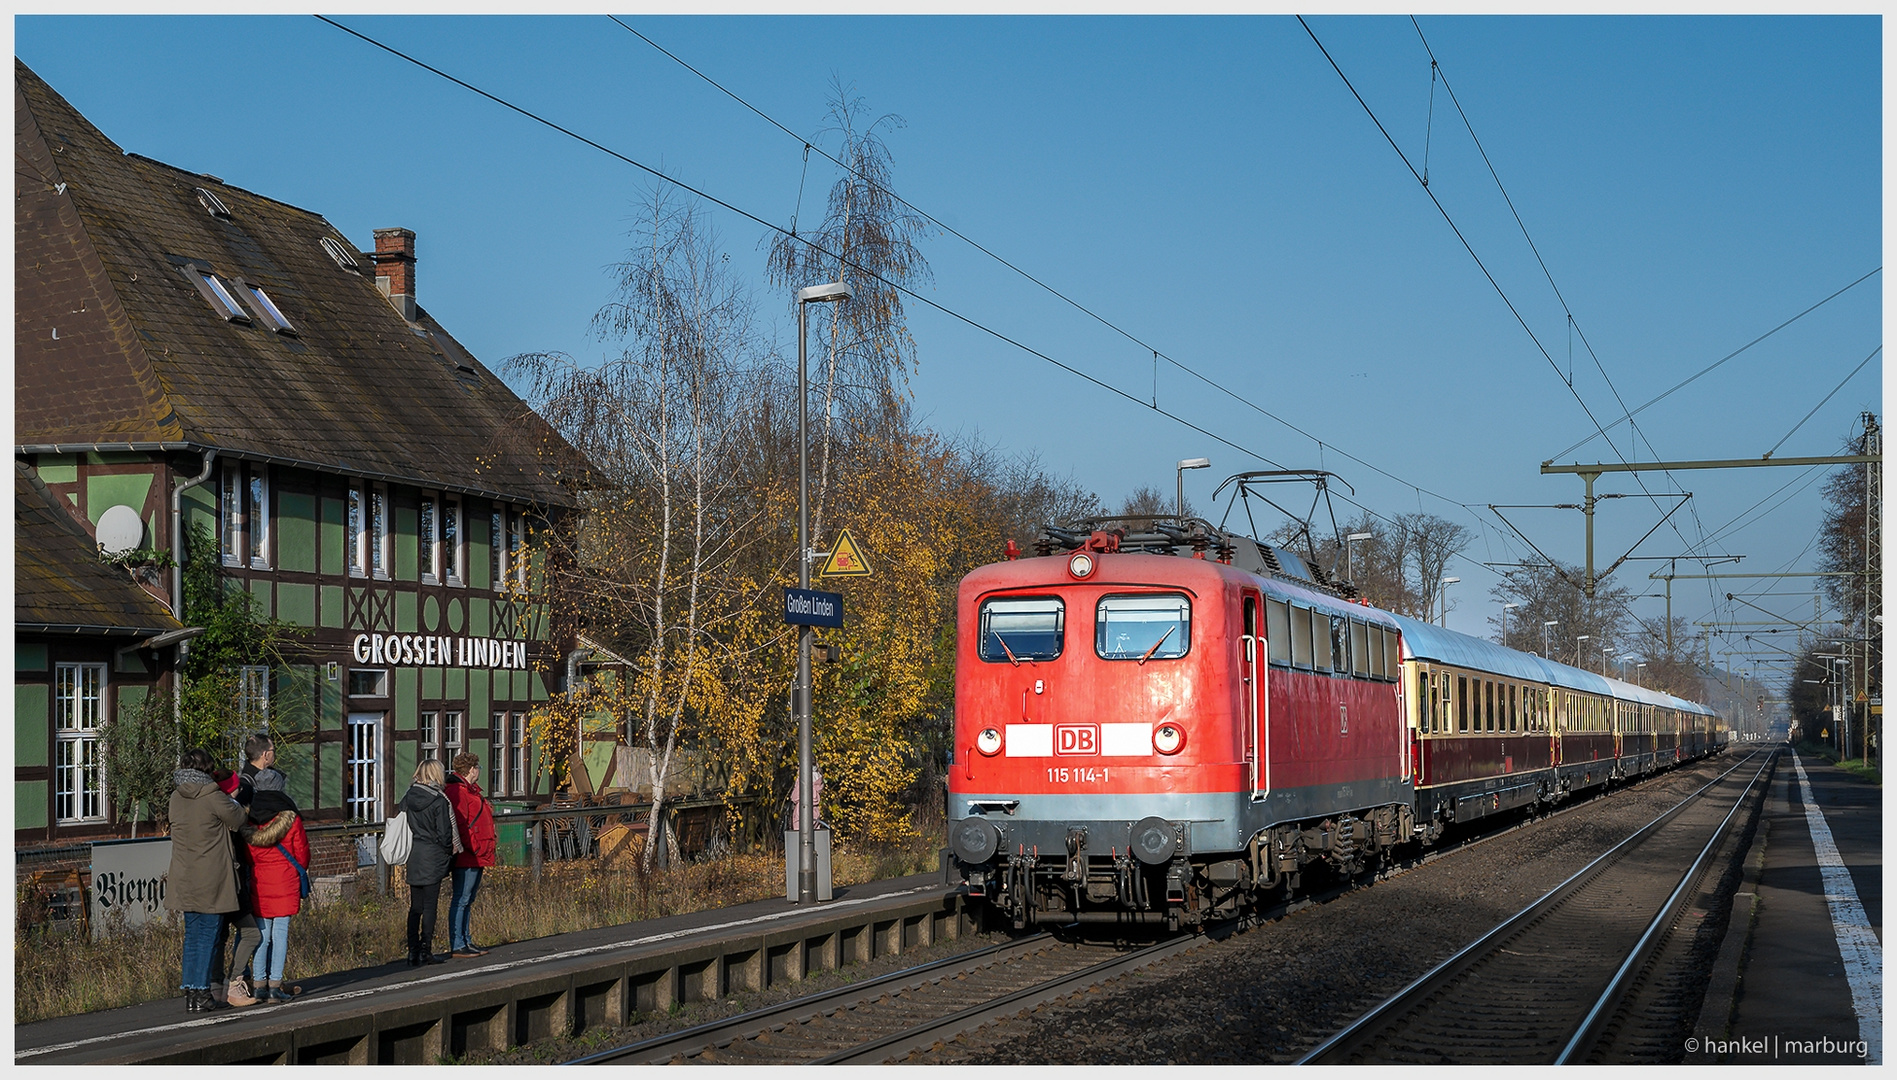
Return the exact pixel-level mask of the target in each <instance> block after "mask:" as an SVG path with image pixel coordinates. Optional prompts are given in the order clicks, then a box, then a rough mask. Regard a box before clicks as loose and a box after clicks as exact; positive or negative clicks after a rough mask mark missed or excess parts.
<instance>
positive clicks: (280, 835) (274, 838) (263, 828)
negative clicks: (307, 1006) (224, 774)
mask: <svg viewBox="0 0 1897 1080" xmlns="http://www.w3.org/2000/svg"><path fill="white" fill-rule="evenodd" d="M284 781H285V777H284V775H283V774H282V773H280V772H278V771H277V770H275V769H264V770H261V771H260V772H258V773H257V775H256V777H255V778H254V779H253V780H252V781H251V783H252V785H253V786H254V788H255V789H256V790H255V793H254V794H253V795H252V796H251V799H250V820H251V821H252V822H254V823H255V824H256V825H257V831H256V832H254V833H252V834H251V836H250V871H251V886H250V910H251V913H252V914H254V915H255V916H257V924H258V925H259V926H260V927H262V929H263V942H262V943H261V944H260V945H258V946H257V955H256V956H255V957H254V958H253V959H252V961H251V973H252V975H253V976H254V979H253V981H254V982H255V984H256V986H255V990H254V994H255V996H256V998H257V1000H258V1001H259V1002H263V1003H266V1004H267V1003H269V1002H272V1001H288V1000H290V998H291V997H292V996H294V994H295V990H294V989H293V988H286V987H285V986H284V985H283V962H284V959H285V956H286V955H287V949H288V947H289V943H290V916H292V915H295V914H296V913H297V911H298V910H300V909H301V908H302V906H303V888H304V886H303V883H304V881H306V880H307V879H308V875H309V868H310V841H309V838H308V837H307V836H305V835H304V834H303V821H302V819H301V818H299V817H298V816H297V812H296V803H294V802H292V801H291V800H290V797H289V795H287V794H285V793H284V790H283V786H284Z"/></svg>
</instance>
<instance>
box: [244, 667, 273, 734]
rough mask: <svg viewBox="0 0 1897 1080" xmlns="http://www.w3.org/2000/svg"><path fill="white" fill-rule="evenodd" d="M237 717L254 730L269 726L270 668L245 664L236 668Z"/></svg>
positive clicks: (264, 728) (265, 729) (245, 725)
mask: <svg viewBox="0 0 1897 1080" xmlns="http://www.w3.org/2000/svg"><path fill="white" fill-rule="evenodd" d="M237 719H238V722H239V723H240V724H242V725H243V726H244V727H246V728H249V729H251V730H254V731H268V730H269V728H270V668H269V667H268V666H266V665H263V664H246V665H244V666H243V667H240V668H238V669H237Z"/></svg>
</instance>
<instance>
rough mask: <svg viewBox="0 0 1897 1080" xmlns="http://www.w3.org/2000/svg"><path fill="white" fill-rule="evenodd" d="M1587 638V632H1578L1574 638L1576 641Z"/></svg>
mask: <svg viewBox="0 0 1897 1080" xmlns="http://www.w3.org/2000/svg"><path fill="white" fill-rule="evenodd" d="M1587 639H1588V635H1586V634H1577V635H1575V638H1574V640H1576V641H1586V640H1587Z"/></svg>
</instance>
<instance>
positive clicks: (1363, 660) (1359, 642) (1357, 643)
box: [1350, 619, 1370, 679]
mask: <svg viewBox="0 0 1897 1080" xmlns="http://www.w3.org/2000/svg"><path fill="white" fill-rule="evenodd" d="M1350 673H1351V674H1352V675H1355V676H1357V677H1358V678H1359V679H1367V678H1369V677H1370V627H1368V626H1365V625H1364V624H1362V623H1360V622H1358V621H1357V620H1355V619H1352V620H1350Z"/></svg>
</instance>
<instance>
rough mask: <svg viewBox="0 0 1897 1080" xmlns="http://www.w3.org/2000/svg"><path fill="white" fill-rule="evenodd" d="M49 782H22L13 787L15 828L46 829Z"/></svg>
mask: <svg viewBox="0 0 1897 1080" xmlns="http://www.w3.org/2000/svg"><path fill="white" fill-rule="evenodd" d="M47 791H48V787H47V781H45V780H22V781H20V782H18V783H16V784H14V785H13V827H14V828H16V829H44V828H45V827H46V801H47Z"/></svg>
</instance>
